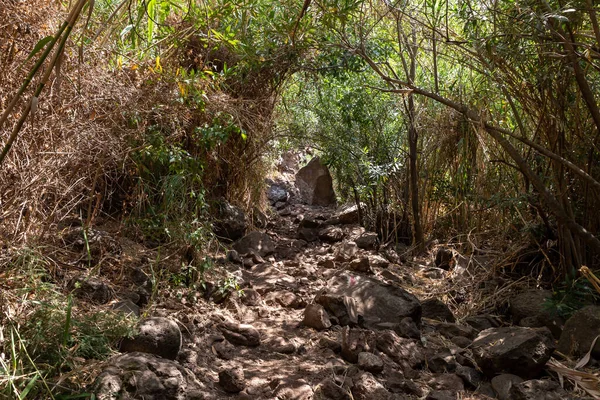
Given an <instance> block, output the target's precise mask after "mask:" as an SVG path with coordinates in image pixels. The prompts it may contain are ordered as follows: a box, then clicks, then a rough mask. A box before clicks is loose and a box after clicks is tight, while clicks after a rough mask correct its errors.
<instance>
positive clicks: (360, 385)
mask: <svg viewBox="0 0 600 400" xmlns="http://www.w3.org/2000/svg"><path fill="white" fill-rule="evenodd" d="M353 381H354V386H353V387H352V396H353V398H354V400H391V393H390V392H388V391H387V390H386V389H385V387H384V386H383V385H382V384H381V383H379V381H378V380H377V379H375V377H374V376H373V375H371V374H370V373H369V372H363V373H362V374H360V375H358V376H357V377H355V378H354V379H353Z"/></svg>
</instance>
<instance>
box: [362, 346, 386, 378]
mask: <svg viewBox="0 0 600 400" xmlns="http://www.w3.org/2000/svg"><path fill="white" fill-rule="evenodd" d="M358 367H359V368H360V369H362V370H365V371H367V372H372V373H375V374H376V373H379V372H381V371H383V360H382V359H381V357H379V356H376V355H375V354H373V353H367V352H364V351H363V352H360V353H358Z"/></svg>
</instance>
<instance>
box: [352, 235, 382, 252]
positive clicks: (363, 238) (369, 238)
mask: <svg viewBox="0 0 600 400" xmlns="http://www.w3.org/2000/svg"><path fill="white" fill-rule="evenodd" d="M354 242H355V243H356V245H357V246H358V247H359V248H361V249H365V250H373V249H375V248H376V247H377V244H378V243H379V238H378V237H377V234H376V233H375V232H365V233H363V234H362V235H360V236H359V237H358V238H356V240H354Z"/></svg>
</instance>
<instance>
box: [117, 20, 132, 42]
mask: <svg viewBox="0 0 600 400" xmlns="http://www.w3.org/2000/svg"><path fill="white" fill-rule="evenodd" d="M132 29H133V24H130V25H127V26H126V27H125V28H123V30H122V31H121V33H120V34H119V36H120V37H121V40H123V38H124V37H125V36H127V34H128V33H129V32H131V30H132Z"/></svg>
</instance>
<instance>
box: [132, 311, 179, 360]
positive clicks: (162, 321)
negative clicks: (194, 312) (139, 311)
mask: <svg viewBox="0 0 600 400" xmlns="http://www.w3.org/2000/svg"><path fill="white" fill-rule="evenodd" d="M137 330H138V333H137V334H136V335H135V336H134V337H132V338H124V339H123V340H122V341H121V346H120V350H121V351H122V352H125V353H133V352H141V353H149V354H156V355H158V356H160V357H163V358H166V359H169V360H174V359H175V358H177V354H178V353H179V350H180V349H181V331H180V330H179V327H178V326H177V323H176V322H175V321H173V320H171V319H168V318H163V317H152V318H147V319H144V320H142V321H140V322H139V323H138V327H137Z"/></svg>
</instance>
